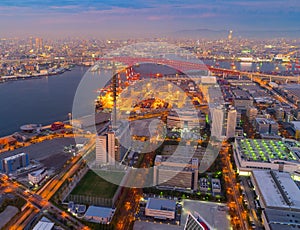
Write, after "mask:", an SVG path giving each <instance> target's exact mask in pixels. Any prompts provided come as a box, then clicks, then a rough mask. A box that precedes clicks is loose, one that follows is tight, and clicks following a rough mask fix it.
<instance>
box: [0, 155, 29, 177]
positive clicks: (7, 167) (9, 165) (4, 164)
mask: <svg viewBox="0 0 300 230" xmlns="http://www.w3.org/2000/svg"><path fill="white" fill-rule="evenodd" d="M28 165H29V156H28V154H27V153H19V154H17V155H14V156H10V157H6V158H4V159H2V160H0V171H2V172H4V173H7V174H9V173H12V172H15V171H16V170H17V169H20V168H24V167H27V166H28Z"/></svg>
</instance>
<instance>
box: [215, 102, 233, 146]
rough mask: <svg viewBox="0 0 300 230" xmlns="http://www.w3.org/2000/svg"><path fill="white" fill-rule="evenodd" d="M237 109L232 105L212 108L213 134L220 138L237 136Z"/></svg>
mask: <svg viewBox="0 0 300 230" xmlns="http://www.w3.org/2000/svg"><path fill="white" fill-rule="evenodd" d="M236 120H237V111H236V110H235V109H234V108H233V107H230V108H228V109H225V108H224V106H221V105H220V106H218V107H216V108H213V109H212V128H211V136H213V137H216V138H217V139H218V140H221V139H224V138H230V137H234V136H235V128H236Z"/></svg>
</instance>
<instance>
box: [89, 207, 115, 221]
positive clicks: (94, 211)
mask: <svg viewBox="0 0 300 230" xmlns="http://www.w3.org/2000/svg"><path fill="white" fill-rule="evenodd" d="M112 212H113V209H112V208H106V207H98V206H89V208H88V210H87V211H86V213H85V214H84V215H85V216H97V217H102V218H108V217H110V216H111V214H112Z"/></svg>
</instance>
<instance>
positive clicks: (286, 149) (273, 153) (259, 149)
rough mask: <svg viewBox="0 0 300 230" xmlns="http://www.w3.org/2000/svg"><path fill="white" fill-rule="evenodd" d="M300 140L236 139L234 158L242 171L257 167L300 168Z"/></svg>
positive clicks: (297, 169) (295, 169)
mask: <svg viewBox="0 0 300 230" xmlns="http://www.w3.org/2000/svg"><path fill="white" fill-rule="evenodd" d="M299 146H300V145H299V142H295V141H289V140H284V141H283V140H269V139H236V140H235V143H234V159H235V162H236V165H237V168H238V170H239V172H240V173H244V172H250V171H252V170H255V169H268V170H271V169H272V170H279V171H286V172H295V171H299V170H300V162H299Z"/></svg>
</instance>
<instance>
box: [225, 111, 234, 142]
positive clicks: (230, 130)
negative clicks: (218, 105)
mask: <svg viewBox="0 0 300 230" xmlns="http://www.w3.org/2000/svg"><path fill="white" fill-rule="evenodd" d="M236 118H237V111H236V110H235V109H234V108H229V110H228V111H227V130H226V138H231V137H234V136H235V128H236Z"/></svg>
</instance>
